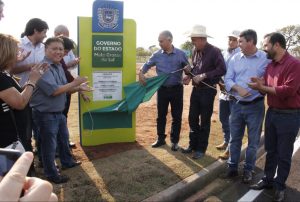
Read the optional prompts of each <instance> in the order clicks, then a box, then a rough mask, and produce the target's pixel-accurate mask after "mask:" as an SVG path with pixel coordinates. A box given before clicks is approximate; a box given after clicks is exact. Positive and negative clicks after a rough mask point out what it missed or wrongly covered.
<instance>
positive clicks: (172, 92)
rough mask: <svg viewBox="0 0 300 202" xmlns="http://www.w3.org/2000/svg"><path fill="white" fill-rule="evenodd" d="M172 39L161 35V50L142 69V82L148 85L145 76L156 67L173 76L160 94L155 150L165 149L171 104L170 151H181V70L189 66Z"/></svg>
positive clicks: (166, 33)
mask: <svg viewBox="0 0 300 202" xmlns="http://www.w3.org/2000/svg"><path fill="white" fill-rule="evenodd" d="M172 41H173V36H172V33H171V32H170V31H163V32H161V33H160V34H159V37H158V42H159V46H160V47H161V49H160V50H158V51H156V52H155V53H154V54H153V55H152V56H151V57H150V59H149V61H148V62H146V63H145V64H144V65H143V67H142V68H141V69H140V73H139V81H140V83H141V84H143V85H145V82H146V80H145V76H144V74H145V73H146V72H147V71H148V70H149V69H150V68H151V67H153V66H156V73H157V74H158V75H161V74H169V73H171V74H170V77H169V78H168V79H167V80H166V81H165V83H164V84H163V85H162V86H161V87H160V89H159V90H158V92H157V113H158V115H157V135H158V139H157V141H156V142H155V143H153V144H152V147H153V148H156V147H160V146H162V145H165V144H166V142H165V138H166V134H165V129H166V116H167V113H168V107H169V103H170V104H171V114H172V126H171V144H172V146H171V149H172V150H173V151H177V150H178V149H179V146H178V141H179V134H180V130H181V117H182V110H183V86H182V70H181V69H182V68H183V67H185V66H186V65H187V64H188V59H187V56H186V55H185V53H184V52H183V51H181V50H179V49H177V48H175V47H174V46H173V45H172Z"/></svg>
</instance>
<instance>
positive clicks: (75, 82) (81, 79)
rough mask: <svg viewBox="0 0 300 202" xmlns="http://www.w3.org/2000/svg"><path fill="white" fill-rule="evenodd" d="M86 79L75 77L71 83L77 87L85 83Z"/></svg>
mask: <svg viewBox="0 0 300 202" xmlns="http://www.w3.org/2000/svg"><path fill="white" fill-rule="evenodd" d="M87 79H88V78H87V77H86V76H85V77H82V76H77V77H76V78H75V79H74V80H73V81H72V83H74V86H79V85H80V84H82V83H84V82H87Z"/></svg>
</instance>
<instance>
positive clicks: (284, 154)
mask: <svg viewBox="0 0 300 202" xmlns="http://www.w3.org/2000/svg"><path fill="white" fill-rule="evenodd" d="M299 125H300V112H295V113H280V112H276V111H273V110H272V109H268V111H267V115H266V120H265V150H266V152H267V155H266V163H265V170H264V172H265V176H264V178H263V180H264V181H267V182H269V183H272V182H273V181H274V185H275V187H276V189H278V190H283V189H285V181H286V179H287V178H288V175H289V172H290V168H291V162H292V154H293V149H294V142H295V140H296V136H297V134H298V131H299ZM276 168H277V176H276V177H275V172H276ZM274 177H275V179H274V180H273V178H274Z"/></svg>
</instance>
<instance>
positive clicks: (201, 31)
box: [188, 25, 211, 38]
mask: <svg viewBox="0 0 300 202" xmlns="http://www.w3.org/2000/svg"><path fill="white" fill-rule="evenodd" d="M188 36H189V37H205V38H207V37H209V38H211V36H209V35H207V34H206V27H204V26H203V25H195V26H194V27H193V29H192V31H190V32H189V35H188Z"/></svg>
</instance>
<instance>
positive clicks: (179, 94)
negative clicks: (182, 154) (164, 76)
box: [156, 85, 183, 143]
mask: <svg viewBox="0 0 300 202" xmlns="http://www.w3.org/2000/svg"><path fill="white" fill-rule="evenodd" d="M169 103H170V105H171V115H172V126H171V135H170V136H171V142H172V143H178V141H179V134H180V130H181V119H182V110H183V86H182V85H177V86H173V87H163V86H162V87H160V89H159V90H158V92H157V120H156V121H157V135H158V138H159V139H160V140H164V139H165V137H166V134H165V130H166V121H167V118H166V116H167V114H168V107H169Z"/></svg>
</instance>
